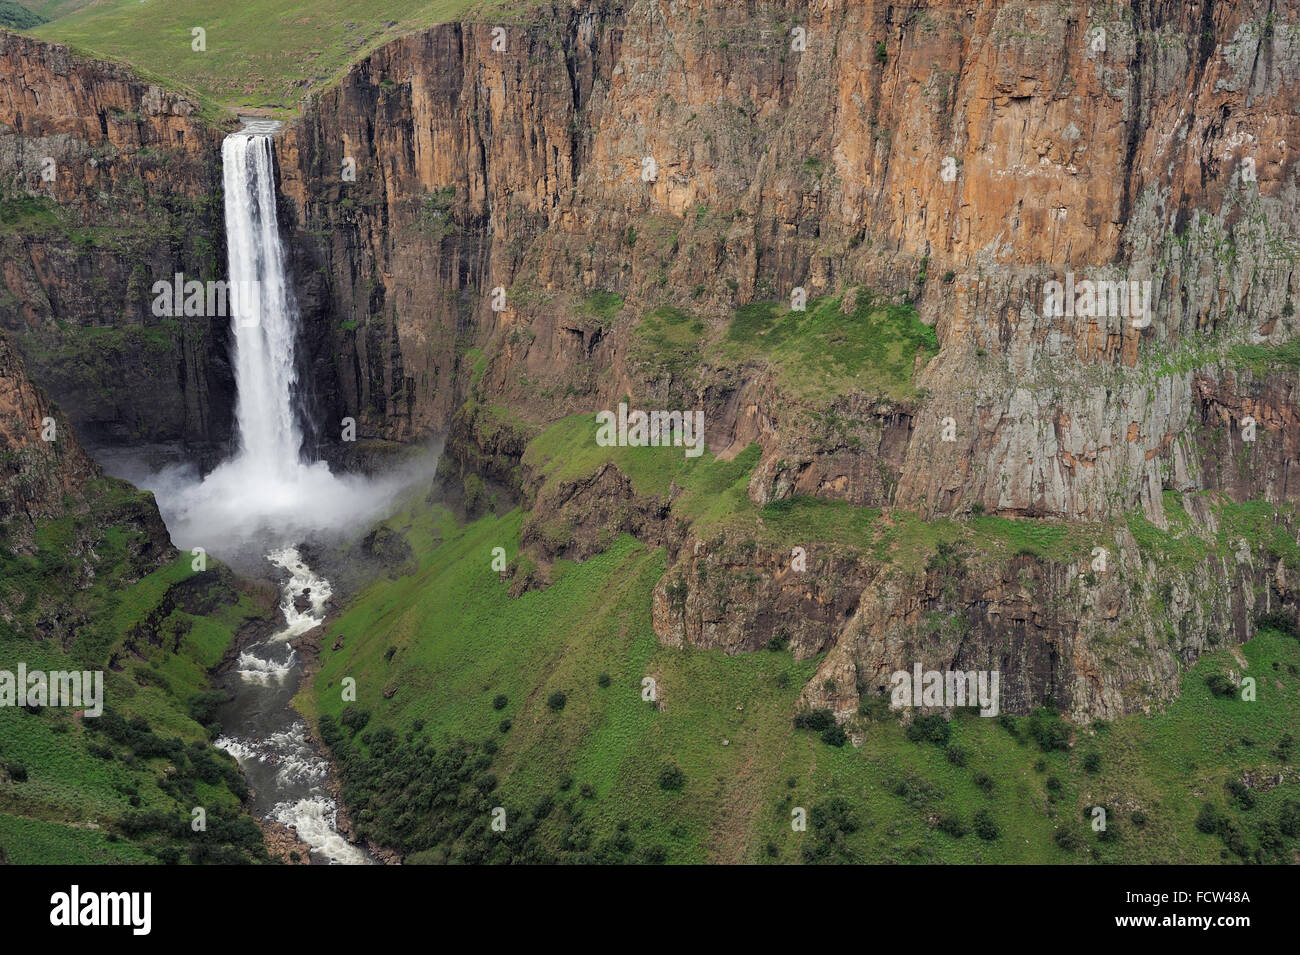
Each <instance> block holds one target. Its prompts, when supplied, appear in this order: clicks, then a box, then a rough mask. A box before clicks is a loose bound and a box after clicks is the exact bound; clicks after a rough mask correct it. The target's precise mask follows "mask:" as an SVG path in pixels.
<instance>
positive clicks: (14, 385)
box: [0, 334, 176, 644]
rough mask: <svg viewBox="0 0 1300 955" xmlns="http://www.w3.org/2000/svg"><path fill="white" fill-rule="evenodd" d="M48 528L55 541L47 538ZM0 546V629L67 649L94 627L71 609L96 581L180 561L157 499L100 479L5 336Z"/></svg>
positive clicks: (0, 395) (124, 578) (133, 576)
mask: <svg viewBox="0 0 1300 955" xmlns="http://www.w3.org/2000/svg"><path fill="white" fill-rule="evenodd" d="M53 522H60V523H59V527H58V530H57V532H56V533H55V534H54V536H53V537H52V538H51V537H48V536H47V537H44V538H43V537H42V536H41V532H42V530H43V529H45V528H46V527H47V526H48V525H50V524H51V523H53ZM109 537H114V538H115V541H114V542H113V543H107V541H108V538H109ZM0 545H2V546H3V547H4V548H5V550H6V552H7V554H8V557H9V569H10V571H11V573H10V574H9V575H7V577H6V580H5V586H4V587H3V588H0V621H3V622H4V624H6V625H7V626H8V628H9V629H11V630H13V631H15V632H18V633H26V634H27V635H30V636H35V637H37V638H41V639H46V638H54V639H57V640H60V641H63V642H65V644H67V643H69V642H70V641H71V640H72V639H73V638H74V636H75V635H76V634H77V633H78V632H80V631H81V630H82V629H83V628H84V627H86V626H88V625H90V621H89V620H88V619H87V616H86V614H85V608H84V607H79V606H77V602H78V598H79V597H80V596H81V592H82V591H84V590H86V589H87V588H89V586H90V585H91V583H92V582H93V581H94V580H95V579H96V578H97V577H98V576H100V575H101V574H105V573H108V574H111V578H110V579H111V580H112V582H113V583H114V585H119V586H125V585H128V584H131V583H134V582H135V581H137V580H139V579H140V578H141V577H143V576H145V575H146V574H148V573H150V572H152V571H153V570H155V569H157V568H158V567H159V566H161V565H162V564H163V563H164V562H166V561H168V560H170V559H172V558H174V557H175V556H176V549H175V548H174V547H173V546H172V543H171V538H170V537H169V536H168V534H167V528H166V526H165V525H164V524H163V521H162V517H161V516H160V515H159V513H158V508H157V507H156V506H155V504H154V501H153V496H152V495H149V494H143V493H141V492H138V491H136V490H135V489H134V488H132V487H130V486H129V485H127V484H126V483H124V482H121V481H117V480H115V479H112V478H106V477H105V476H104V474H103V472H102V471H101V470H100V469H99V466H98V465H96V464H95V462H94V461H92V460H91V459H90V457H89V456H88V455H87V454H86V452H85V451H84V450H82V448H81V445H80V443H79V442H78V441H77V437H76V435H75V434H74V433H73V428H72V425H71V423H70V422H69V421H68V419H67V418H66V417H65V416H64V415H63V414H62V412H60V411H59V410H58V409H57V408H55V407H54V405H53V404H51V402H50V401H49V400H48V399H47V398H46V396H45V394H44V393H43V392H42V391H41V390H40V389H39V388H37V387H36V386H35V385H33V384H32V383H31V381H30V380H29V379H28V378H27V373H26V370H25V369H24V367H23V362H22V359H21V358H20V357H19V356H18V354H17V353H16V351H15V350H14V349H13V348H12V346H10V344H9V341H8V339H7V338H5V336H4V335H2V334H0ZM114 547H116V548H119V549H120V553H118V554H116V555H111V556H110V554H109V550H110V549H111V548H114ZM20 570H21V571H22V572H19V571H20Z"/></svg>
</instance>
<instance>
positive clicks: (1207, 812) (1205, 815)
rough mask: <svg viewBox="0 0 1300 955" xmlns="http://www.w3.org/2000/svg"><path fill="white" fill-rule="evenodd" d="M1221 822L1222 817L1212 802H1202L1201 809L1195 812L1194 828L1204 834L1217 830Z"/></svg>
mask: <svg viewBox="0 0 1300 955" xmlns="http://www.w3.org/2000/svg"><path fill="white" fill-rule="evenodd" d="M1222 822H1223V817H1222V815H1221V814H1220V813H1219V810H1218V808H1217V807H1215V805H1214V803H1212V802H1207V803H1203V804H1202V805H1201V811H1200V812H1198V813H1197V814H1196V828H1197V829H1199V830H1200V831H1201V832H1203V833H1205V834H1206V835H1210V834H1211V833H1214V832H1218V831H1219V826H1220V825H1222Z"/></svg>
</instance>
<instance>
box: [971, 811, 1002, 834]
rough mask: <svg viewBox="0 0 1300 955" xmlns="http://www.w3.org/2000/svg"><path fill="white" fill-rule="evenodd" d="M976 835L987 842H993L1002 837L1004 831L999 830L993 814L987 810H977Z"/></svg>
mask: <svg viewBox="0 0 1300 955" xmlns="http://www.w3.org/2000/svg"><path fill="white" fill-rule="evenodd" d="M975 835H977V836H979V837H980V838H981V839H983V840H984V841H985V842H992V841H993V840H994V839H996V838H998V836H1000V835H1002V830H1001V829H999V828H998V824H997V823H996V822H994V820H993V815H992V813H990V812H989V811H988V810H987V809H977V810H976V811H975Z"/></svg>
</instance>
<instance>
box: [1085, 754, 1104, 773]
mask: <svg viewBox="0 0 1300 955" xmlns="http://www.w3.org/2000/svg"><path fill="white" fill-rule="evenodd" d="M1083 769H1084V771H1085V772H1089V773H1095V772H1098V771H1099V770H1100V769H1101V754H1100V753H1098V752H1095V751H1094V752H1091V753H1089V754H1088V755H1087V756H1085V757H1083Z"/></svg>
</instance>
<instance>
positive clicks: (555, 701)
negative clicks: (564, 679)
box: [546, 690, 569, 713]
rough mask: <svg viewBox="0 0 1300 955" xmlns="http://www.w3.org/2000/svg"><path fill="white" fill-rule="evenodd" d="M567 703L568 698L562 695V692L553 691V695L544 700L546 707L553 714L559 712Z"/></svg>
mask: <svg viewBox="0 0 1300 955" xmlns="http://www.w3.org/2000/svg"><path fill="white" fill-rule="evenodd" d="M567 702H569V698H568V697H567V696H565V695H564V691H563V690H555V691H554V692H553V693H551V695H550V696H548V697H547V698H546V705H547V706H549V707H550V708H551V710H552V712H555V713H558V712H559V711H560V710H562V709H564V704H565V703H567Z"/></svg>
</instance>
